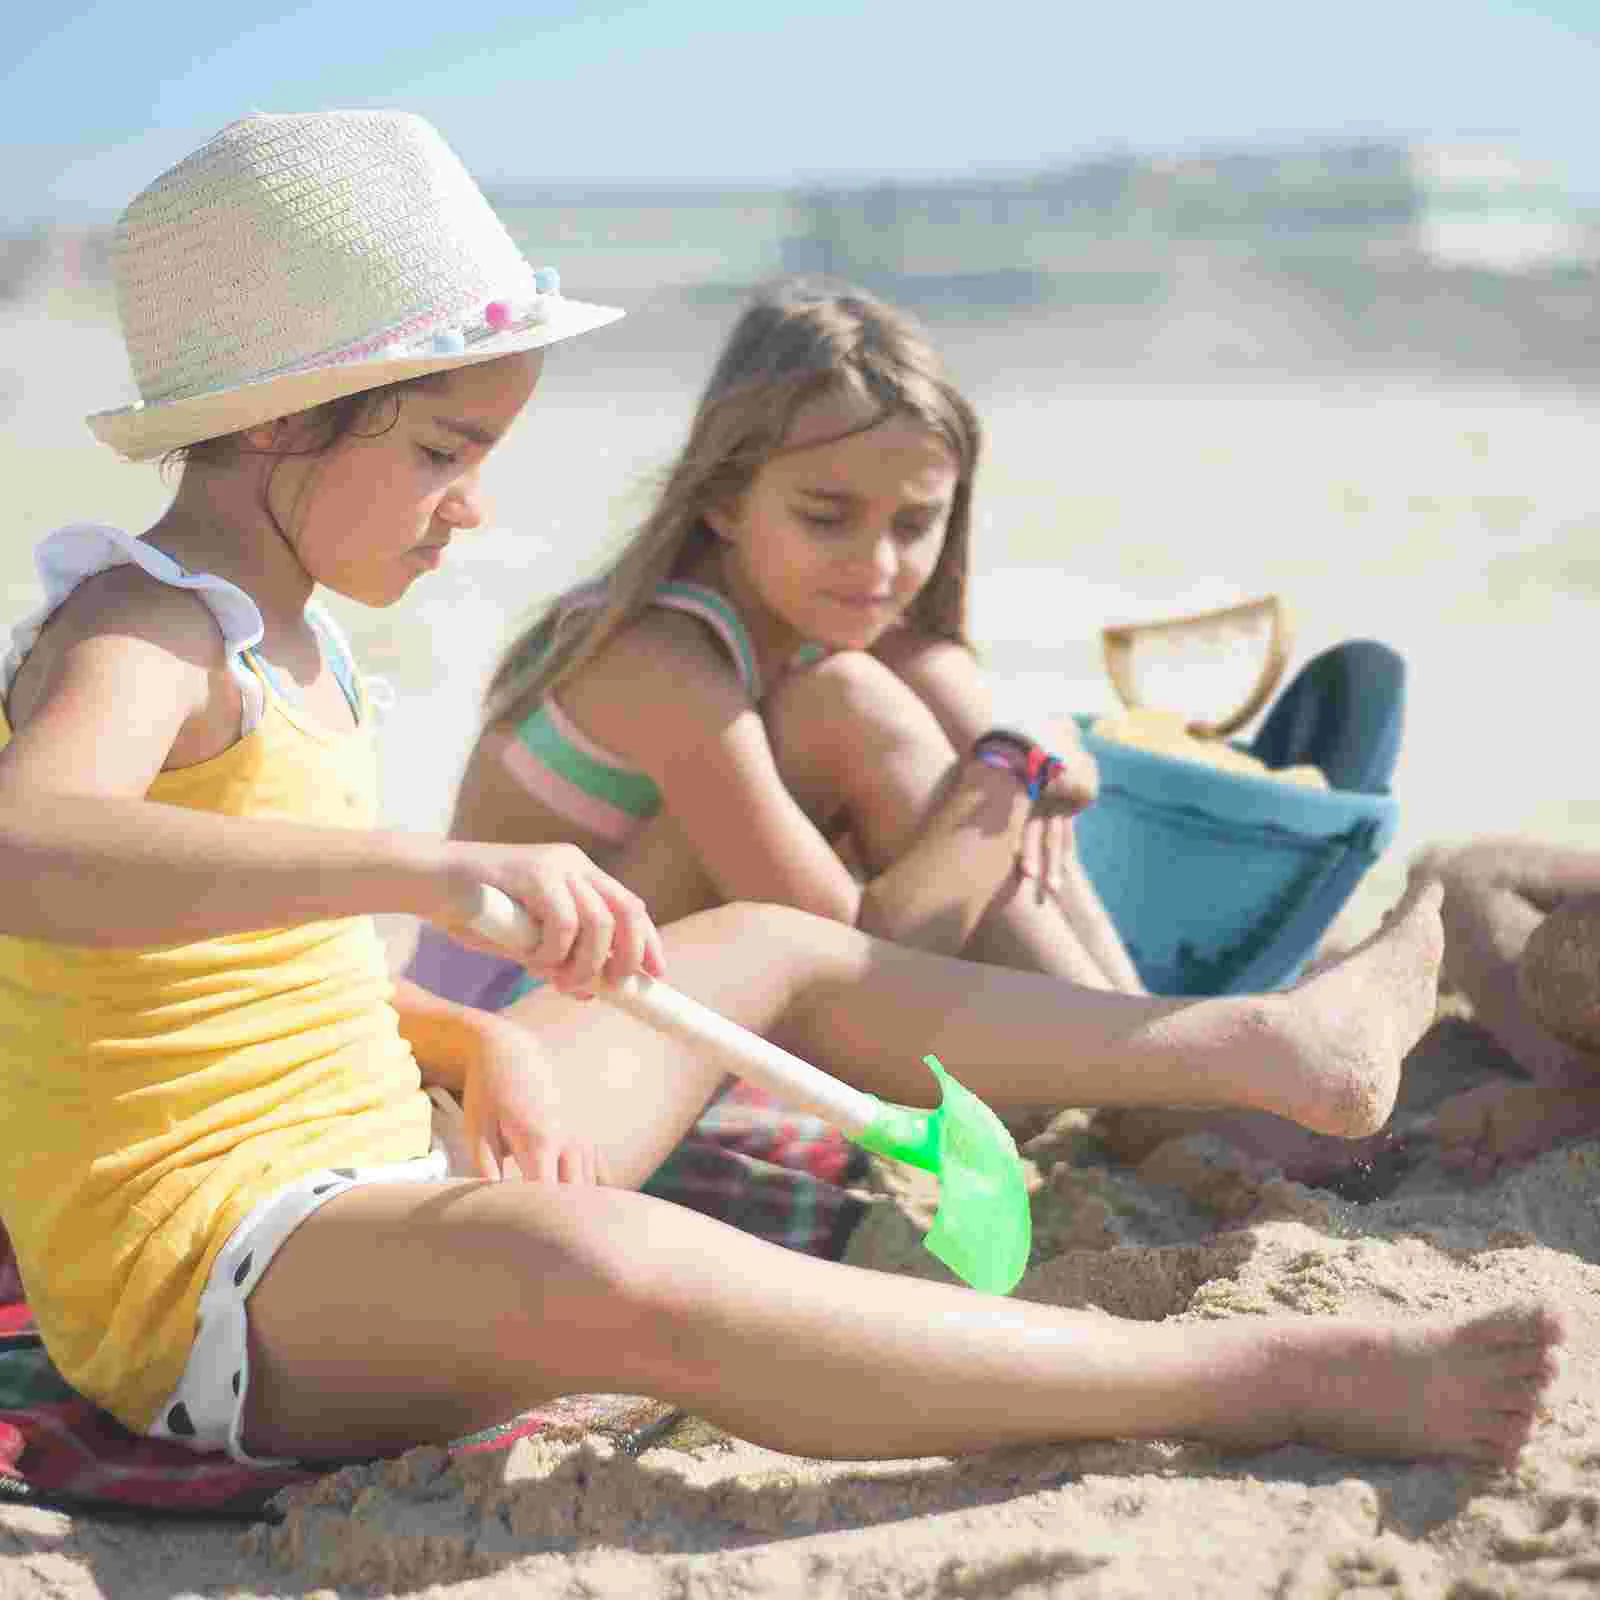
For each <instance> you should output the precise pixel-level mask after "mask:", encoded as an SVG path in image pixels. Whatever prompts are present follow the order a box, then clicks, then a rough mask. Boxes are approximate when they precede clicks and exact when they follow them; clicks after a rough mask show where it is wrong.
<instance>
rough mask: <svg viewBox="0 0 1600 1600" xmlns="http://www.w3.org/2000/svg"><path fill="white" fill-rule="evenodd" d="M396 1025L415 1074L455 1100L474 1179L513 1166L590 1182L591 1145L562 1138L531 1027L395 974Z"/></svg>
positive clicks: (529, 1173)
mask: <svg viewBox="0 0 1600 1600" xmlns="http://www.w3.org/2000/svg"><path fill="white" fill-rule="evenodd" d="M394 1008H395V1011H396V1012H397V1013H398V1015H399V1018H400V1032H401V1035H402V1036H403V1037H404V1039H405V1041H406V1043H407V1044H409V1045H410V1046H411V1052H412V1054H413V1055H414V1056H415V1057H416V1058H417V1064H418V1066H419V1067H420V1068H421V1069H422V1081H423V1082H424V1083H425V1084H435V1085H437V1086H438V1087H440V1088H442V1089H448V1090H449V1091H450V1092H451V1093H452V1094H454V1095H455V1096H456V1098H457V1099H459V1100H460V1101H461V1102H462V1124H461V1130H462V1135H463V1137H464V1139H465V1143H466V1150H467V1155H468V1157H469V1159H470V1160H471V1163H472V1166H473V1169H474V1171H475V1172H476V1173H477V1175H478V1176H479V1177H482V1178H498V1177H501V1176H510V1175H512V1174H511V1171H510V1170H508V1168H507V1166H506V1161H507V1157H508V1156H509V1157H510V1158H512V1159H513V1160H514V1161H515V1164H516V1165H515V1169H514V1171H515V1173H517V1174H520V1176H522V1177H524V1178H528V1179H534V1180H542V1181H545V1182H551V1183H593V1182H595V1181H596V1180H597V1178H598V1175H599V1162H598V1158H597V1155H596V1152H595V1151H594V1149H593V1146H592V1145H590V1144H587V1143H584V1142H580V1141H575V1140H573V1139H571V1138H569V1137H568V1136H567V1135H566V1133H565V1132H564V1130H563V1128H562V1125H561V1109H560V1095H559V1090H558V1087H557V1084H556V1081H555V1078H554V1076H553V1075H552V1073H551V1072H550V1070H549V1063H548V1061H547V1059H546V1057H545V1054H544V1052H543V1050H541V1048H540V1046H539V1041H538V1039H537V1038H536V1037H535V1035H534V1034H533V1033H532V1031H531V1030H529V1029H527V1028H524V1027H521V1026H519V1025H518V1024H517V1023H515V1022H512V1021H511V1020H510V1019H509V1018H507V1017H505V1016H502V1015H500V1014H499V1013H497V1012H492V1011H479V1010H477V1009H476V1008H474V1007H472V1006H463V1005H457V1004H456V1003H455V1002H454V1001H452V1000H444V999H441V998H440V997H439V996H438V995H436V994H432V993H430V992H429V991H428V990H427V989H423V988H420V987H419V986H418V985H417V984H414V983H412V982H411V981H410V980H409V979H406V978H398V979H396V980H395V989H394Z"/></svg>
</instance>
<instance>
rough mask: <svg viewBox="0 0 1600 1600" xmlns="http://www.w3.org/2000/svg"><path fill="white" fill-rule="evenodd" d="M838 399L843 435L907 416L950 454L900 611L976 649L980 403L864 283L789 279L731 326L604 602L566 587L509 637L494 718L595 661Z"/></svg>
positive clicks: (606, 575) (601, 581) (518, 711)
mask: <svg viewBox="0 0 1600 1600" xmlns="http://www.w3.org/2000/svg"><path fill="white" fill-rule="evenodd" d="M833 398H843V399H846V400H848V401H850V402H853V403H854V404H856V405H862V404H864V406H865V420H863V421H862V422H860V423H859V424H857V425H856V426H855V427H853V428H851V429H849V430H848V433H864V432H866V431H867V430H868V429H870V428H874V427H876V426H877V425H878V424H879V423H880V422H883V421H885V420H886V419H888V418H890V417H900V416H904V417H911V418H914V419H915V420H916V421H917V422H919V423H921V424H922V425H923V426H924V427H926V428H927V429H928V431H929V432H930V433H932V434H934V435H936V436H937V437H938V438H939V439H941V440H942V441H943V442H944V444H945V446H946V448H947V449H948V450H949V451H950V453H951V455H952V456H953V457H954V459H955V461H956V463H957V473H958V476H957V481H956V488H955V493H954V495H953V497H952V499H951V504H950V513H949V518H948V521H947V523H946V526H945V538H944V547H943V549H942V550H941V551H940V554H939V560H938V562H937V564H936V565H935V567H934V569H933V572H932V574H931V575H930V577H929V579H928V581H927V583H926V584H925V585H924V586H923V588H922V589H921V591H920V592H919V593H918V595H917V597H916V599H915V600H914V601H913V602H912V604H911V606H910V608H909V610H908V613H907V615H908V618H909V619H910V620H913V621H915V622H916V623H917V624H918V625H919V626H920V627H922V628H923V629H924V630H925V631H927V632H928V633H930V634H933V635H935V636H937V637H939V638H944V639H950V640H953V641H955V642H956V643H958V644H961V645H964V646H966V647H967V648H969V649H970V648H971V641H970V640H969V638H968V636H967V575H968V569H969V552H970V546H971V537H972V484H973V477H974V475H975V473H976V472H977V467H978V456H979V451H980V448H981V431H980V428H979V424H978V419H977V414H976V413H975V412H974V411H973V409H972V407H971V406H970V405H969V404H968V402H967V401H966V400H965V399H964V398H963V397H962V395H961V394H960V393H959V392H958V391H957V389H956V388H955V386H954V385H953V384H952V383H951V382H950V380H949V379H948V378H947V377H946V376H945V373H944V368H943V366H942V364H941V363H940V361H939V358H938V356H937V355H936V354H935V353H934V350H933V347H932V346H931V345H930V344H929V342H928V340H927V337H926V335H925V334H924V333H923V331H922V329H921V328H920V327H919V326H918V324H917V323H916V322H914V321H913V320H912V319H911V318H910V317H909V316H907V315H906V314H905V313H904V312H901V311H897V310H895V309H894V307H892V306H889V305H885V304H884V303H883V302H882V301H880V300H877V299H875V298H873V296H871V295H869V294H866V293H865V292H863V291H861V290H859V289H852V288H838V289H834V288H829V287H827V286H820V285H812V284H808V283H806V282H803V281H789V282H785V283H781V284H779V285H777V286H776V287H775V288H772V289H769V290H767V291H765V292H764V293H762V294H761V295H759V296H758V297H757V298H756V299H755V300H754V301H753V302H752V303H751V304H750V305H749V306H748V307H747V308H746V310H745V311H744V312H743V314H742V315H741V316H740V318H739V320H738V322H737V323H736V324H735V325H734V328H733V331H732V333H731V334H730V335H729V337H728V342H727V344H726V346H725V347H724V349H723V351H722V354H721V356H720V357H719V358H718V361H717V364H716V366H715V367H714V368H713V370H712V373H711V380H710V382H709V383H708V384H707V386H706V391H705V394H704V395H703V396H702V397H701V400H700V404H699V407H698V409H697V410H696V411H695V415H694V421H693V423H692V424H691V426H690V429H689V437H688V440H687V442H686V443H685V444H684V447H683V449H682V451H681V452H680V453H679V455H678V458H677V460H676V462H675V463H674V464H673V466H672V469H671V471H670V472H669V473H668V475H667V478H666V481H665V484H664V486H663V488H662V490H661V493H660V496H659V498H658V499H657V501H656V504H655V509H654V510H653V511H652V512H651V513H650V515H649V516H648V517H647V518H646V519H645V521H644V522H643V523H642V524H641V525H640V526H639V528H638V529H637V530H636V531H635V532H634V534H633V536H632V537H631V538H630V539H629V540H628V541H627V543H626V544H625V545H624V546H623V548H622V550H621V552H620V553H619V554H618V555H617V556H616V557H615V558H614V559H613V560H612V561H611V562H610V564H609V565H608V566H607V567H606V568H605V570H604V571H603V572H602V573H601V574H600V575H599V577H598V579H596V580H595V582H596V583H597V584H598V585H600V586H602V587H603V592H604V596H605V598H604V601H603V603H602V604H601V605H599V606H594V607H586V608H584V609H583V610H581V611H568V609H567V602H568V599H569V596H562V597H560V598H558V599H556V600H555V601H553V602H552V603H551V604H550V605H549V606H548V607H547V608H546V609H545V610H544V612H543V613H542V614H541V615H540V616H539V617H538V618H537V620H536V621H535V622H534V623H533V624H532V625H531V626H530V627H528V628H527V629H526V630H525V631H524V632H523V633H522V634H521V635H520V636H519V637H518V638H517V640H516V641H515V642H514V643H513V644H512V645H511V647H510V649H508V650H507V651H506V653H505V655H504V657H503V658H502V659H501V661H500V664H499V666H498V667H497V668H496V670H495V674H494V677H493V678H492V679H491V680H490V683H489V689H488V696H487V699H488V716H489V719H490V721H492V722H518V721H521V720H522V718H524V717H525V716H527V715H528V714H529V712H531V711H532V710H533V708H534V707H535V706H536V705H537V704H538V703H539V702H540V701H541V700H543V699H544V698H545V696H546V695H548V694H549V693H550V692H551V691H552V690H553V689H555V688H557V687H558V686H559V685H560V684H561V683H562V682H563V681H564V680H565V679H567V678H569V677H571V676H572V675H573V674H575V673H577V672H579V671H581V670H582V669H583V667H584V666H585V665H586V664H587V663H588V662H589V661H591V660H593V659H594V657H595V656H596V655H597V654H598V653H599V652H600V651H601V650H602V649H604V647H605V646H606V644H607V643H608V642H609V641H610V640H611V639H612V638H614V637H615V636H616V634H617V633H618V632H619V631H620V630H622V629H623V628H625V627H627V625H628V624H629V623H630V622H631V621H632V620H633V619H634V618H635V617H636V616H638V615H639V614H640V612H642V611H643V610H644V609H645V608H646V606H648V605H649V603H650V600H651V597H652V596H653V595H654V593H655V590H656V587H657V585H659V584H661V583H663V582H665V581H666V580H668V579H669V578H671V577H673V576H674V575H675V574H676V573H677V572H679V571H680V570H681V569H682V568H683V567H684V566H685V565H686V564H687V558H688V557H690V556H692V555H694V554H697V553H698V552H699V551H701V550H703V549H704V548H705V546H706V545H707V543H709V542H710V541H711V540H712V539H713V538H714V537H715V535H714V534H713V533H712V532H711V530H710V528H709V527H708V526H707V525H706V521H705V514H706V512H707V511H708V510H710V509H712V508H714V507H721V506H727V505H731V504H732V503H734V502H735V501H736V500H737V499H738V497H739V496H740V495H741V494H743V493H744V491H745V490H746V489H747V488H748V487H749V485H750V482H751V480H752V479H753V478H754V477H755V475H756V473H757V472H758V471H759V470H760V469H761V467H762V465H763V464H764V463H765V462H767V461H768V460H770V459H771V458H772V457H773V456H775V455H777V454H778V453H779V452H780V451H781V450H782V448H783V441H784V439H785V437H786V436H787V435H788V432H789V429H790V427H791V426H792V424H793V422H794V419H795V415H796V413H797V412H799V410H800V409H801V408H802V407H803V406H806V405H809V404H811V403H812V402H813V401H817V400H822V399H833ZM847 436H848V435H847V434H841V435H840V437H847Z"/></svg>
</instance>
